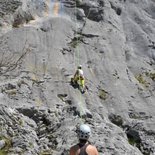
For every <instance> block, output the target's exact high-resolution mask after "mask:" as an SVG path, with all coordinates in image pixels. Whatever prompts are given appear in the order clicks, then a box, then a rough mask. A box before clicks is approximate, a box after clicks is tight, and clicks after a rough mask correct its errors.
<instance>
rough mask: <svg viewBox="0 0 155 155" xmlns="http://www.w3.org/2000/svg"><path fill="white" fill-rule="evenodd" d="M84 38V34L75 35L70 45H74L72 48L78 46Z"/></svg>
mask: <svg viewBox="0 0 155 155" xmlns="http://www.w3.org/2000/svg"><path fill="white" fill-rule="evenodd" d="M82 40H83V36H77V37H74V38H73V39H72V41H71V42H70V43H69V45H70V46H71V47H72V48H76V47H77V46H78V44H79V43H80V42H81V41H82Z"/></svg>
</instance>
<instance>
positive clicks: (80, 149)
mask: <svg viewBox="0 0 155 155" xmlns="http://www.w3.org/2000/svg"><path fill="white" fill-rule="evenodd" d="M90 134H91V129H90V127H89V126H88V125H86V124H82V125H81V126H80V128H79V132H78V138H79V143H78V144H76V145H74V146H72V147H71V148H70V153H69V155H98V151H97V148H96V147H95V146H93V145H91V144H90V142H89V141H88V139H89V137H90Z"/></svg>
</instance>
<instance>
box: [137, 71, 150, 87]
mask: <svg viewBox="0 0 155 155" xmlns="http://www.w3.org/2000/svg"><path fill="white" fill-rule="evenodd" d="M135 78H136V79H137V80H138V82H139V83H141V84H142V85H144V86H145V87H149V83H148V82H147V81H146V80H145V79H144V77H143V75H142V74H139V75H137V76H136V77H135Z"/></svg>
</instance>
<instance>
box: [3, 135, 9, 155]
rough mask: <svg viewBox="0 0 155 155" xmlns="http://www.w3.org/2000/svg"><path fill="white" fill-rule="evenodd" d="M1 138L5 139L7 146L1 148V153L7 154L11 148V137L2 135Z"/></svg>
mask: <svg viewBox="0 0 155 155" xmlns="http://www.w3.org/2000/svg"><path fill="white" fill-rule="evenodd" d="M0 140H4V141H5V146H4V148H2V149H1V150H0V155H7V154H8V152H9V148H11V139H10V138H6V137H3V136H2V137H0Z"/></svg>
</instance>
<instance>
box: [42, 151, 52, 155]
mask: <svg viewBox="0 0 155 155" xmlns="http://www.w3.org/2000/svg"><path fill="white" fill-rule="evenodd" d="M51 154H53V152H52V151H50V150H45V151H42V152H40V153H39V155H51Z"/></svg>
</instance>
